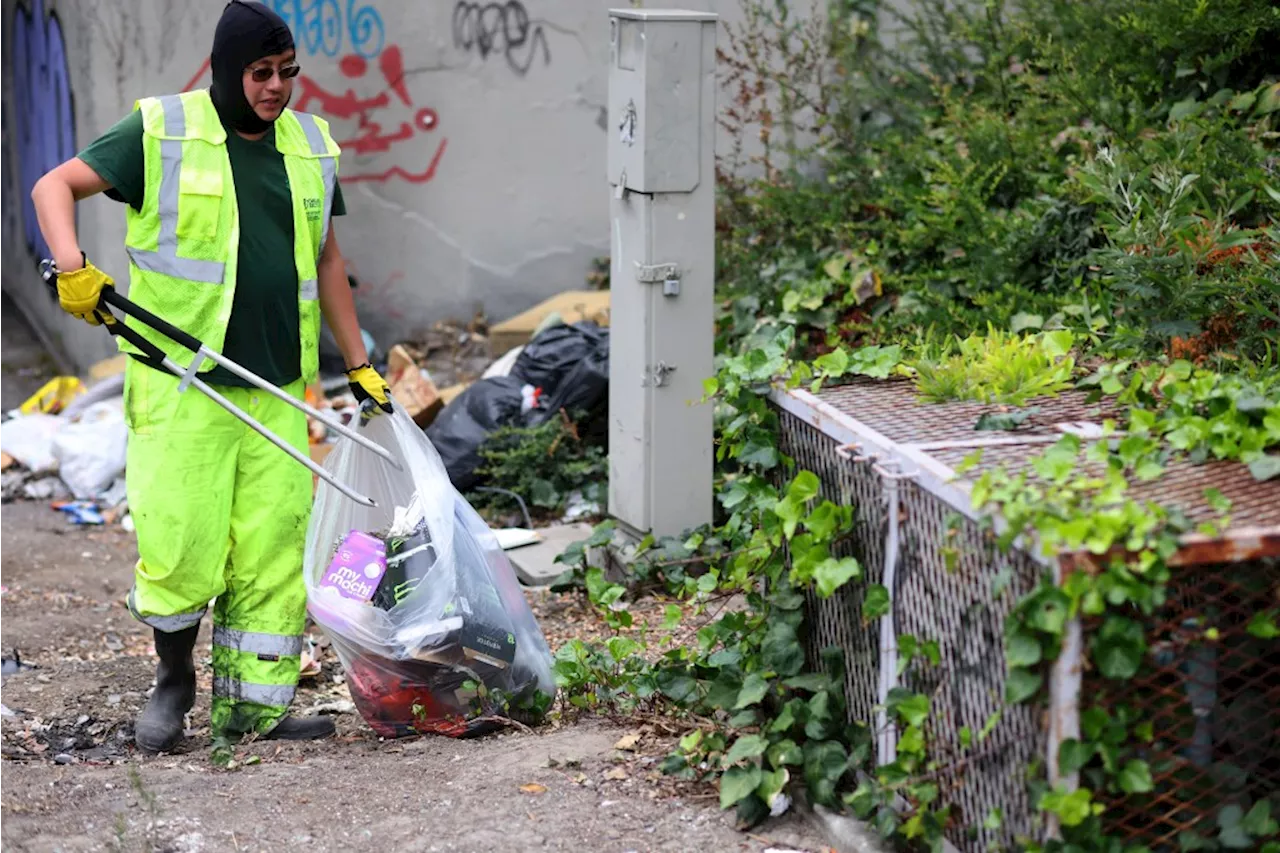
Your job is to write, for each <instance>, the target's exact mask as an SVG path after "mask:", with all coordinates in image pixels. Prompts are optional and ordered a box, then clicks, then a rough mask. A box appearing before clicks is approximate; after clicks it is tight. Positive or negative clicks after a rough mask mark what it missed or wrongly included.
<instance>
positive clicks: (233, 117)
mask: <svg viewBox="0 0 1280 853" xmlns="http://www.w3.org/2000/svg"><path fill="white" fill-rule="evenodd" d="M292 48H293V33H291V32H289V25H288V24H286V23H285V22H284V19H283V18H281V17H280V16H279V15H277V14H276V13H275V11H274V10H272V9H270V8H268V7H267V5H266V4H265V3H257V2H253V3H245V2H243V0H231V2H230V3H228V4H227V6H226V8H225V9H223V10H222V17H221V18H220V19H219V20H218V28H217V29H216V30H214V33H213V51H212V52H211V53H210V54H209V65H210V68H211V70H212V71H213V85H212V86H211V87H209V94H210V95H211V96H212V98H213V105H214V107H216V108H217V110H218V117H219V118H221V119H222V123H223V124H224V125H226V126H227V127H228V128H230V129H231V130H238V131H241V132H242V133H262V132H263V131H265V130H267V129H268V128H270V127H271V122H269V121H263V119H262V117H261V116H259V115H258V114H257V113H256V112H254V111H253V106H252V105H251V104H250V103H249V99H248V98H246V97H245V96H244V70H245V68H247V67H249V65H250V64H251V63H253V62H257V61H258V60H259V59H261V58H262V57H264V56H273V55H275V54H277V53H284V52H285V51H286V50H290V49H292ZM285 103H286V104H287V103H288V101H286V102H285Z"/></svg>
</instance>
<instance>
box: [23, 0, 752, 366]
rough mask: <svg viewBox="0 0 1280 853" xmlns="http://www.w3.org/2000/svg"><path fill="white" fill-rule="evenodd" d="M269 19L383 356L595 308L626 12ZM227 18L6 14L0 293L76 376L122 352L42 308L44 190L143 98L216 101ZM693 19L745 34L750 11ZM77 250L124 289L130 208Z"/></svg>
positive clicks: (558, 2) (557, 2)
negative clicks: (319, 145)
mask: <svg viewBox="0 0 1280 853" xmlns="http://www.w3.org/2000/svg"><path fill="white" fill-rule="evenodd" d="M265 1H266V2H268V3H270V4H271V5H273V6H274V7H275V8H276V9H277V10H278V11H279V12H280V13H281V14H282V15H284V16H285V18H286V19H287V20H288V21H289V22H290V24H291V26H292V27H293V29H294V36H295V39H296V40H297V42H298V48H299V51H298V52H299V60H300V62H301V64H302V66H303V75H302V76H301V77H300V78H299V81H298V83H297V84H296V85H295V88H294V96H293V101H292V104H291V106H294V107H296V108H299V109H306V110H310V111H315V112H318V113H320V114H322V115H325V116H326V117H327V118H329V120H330V121H331V122H332V123H333V126H334V130H335V135H336V137H337V138H338V140H339V141H340V142H341V143H342V146H343V150H344V155H343V161H342V181H343V191H344V194H345V196H346V200H347V207H348V213H349V215H348V216H346V217H344V218H343V219H341V220H338V238H339V241H340V243H341V245H342V247H343V250H344V252H345V254H346V256H347V258H348V259H349V262H350V271H351V272H352V273H353V274H354V275H355V276H356V277H357V278H358V279H359V280H360V282H361V287H360V289H359V290H358V291H357V305H358V307H359V310H360V315H361V321H362V325H364V326H365V328H367V329H369V330H370V331H371V332H373V334H374V335H375V337H377V338H378V339H379V341H380V342H382V343H383V344H384V346H385V345H387V344H389V343H392V342H394V341H395V340H396V339H401V338H405V337H412V336H413V335H414V334H415V333H416V332H418V331H419V330H421V329H423V328H425V327H427V326H429V325H430V324H432V323H434V322H436V321H438V320H441V319H446V318H449V317H469V316H470V315H471V314H472V312H473V311H474V310H475V309H476V308H477V307H481V306H483V308H484V309H485V310H486V311H487V312H488V313H489V315H490V317H491V318H493V319H503V318H505V317H508V316H510V315H512V314H515V313H518V312H519V311H521V310H523V309H525V308H527V307H528V306H529V305H531V304H533V303H535V302H537V301H538V300H540V299H541V298H543V297H545V296H547V295H549V294H552V293H555V292H557V291H559V290H563V289H567V288H575V287H580V286H581V285H582V283H583V280H584V277H585V275H586V273H587V271H588V268H589V265H590V262H591V260H592V259H593V258H595V257H601V256H604V255H606V254H607V253H608V245H609V225H608V194H607V193H608V184H607V180H606V175H605V129H606V128H605V108H606V104H605V98H606V91H607V63H608V56H609V42H608V38H609V25H608V15H607V9H608V8H609V6H610V5H611V4H610V3H607V2H596V1H595V0H510V2H507V3H505V4H503V3H501V2H485V0H479V2H472V1H471V0H456V2H446V0H440V2H434V3H420V2H408V0H265ZM613 5H620V4H613ZM672 5H679V4H672ZM222 6H223V3H222V0H205V2H197V0H171V2H158V0H3V35H4V61H3V66H4V90H3V106H4V126H3V136H4V140H3V190H4V212H3V223H4V227H3V265H2V266H3V286H4V290H5V291H6V292H7V293H9V294H10V295H11V296H13V298H14V299H15V300H17V301H19V302H20V303H21V304H22V306H23V308H24V310H25V311H28V313H31V314H34V317H33V320H34V323H35V325H36V326H37V327H38V330H39V331H40V332H41V334H42V335H44V336H45V337H46V338H47V341H48V343H49V344H50V345H51V347H52V348H53V349H54V350H55V351H56V352H57V353H58V354H59V355H63V354H65V355H66V356H68V357H69V358H70V360H71V362H72V363H73V364H74V366H76V367H79V368H83V366H85V365H86V364H88V363H91V362H92V361H94V360H96V359H98V358H100V357H102V356H104V355H107V354H110V352H111V351H112V345H111V344H110V342H109V341H108V340H107V337H106V335H105V334H104V333H103V332H102V331H101V330H100V329H91V328H89V327H87V326H84V325H83V324H80V323H78V322H77V321H71V320H70V319H68V318H65V317H63V316H61V314H60V312H59V311H58V309H57V306H56V304H55V303H54V302H53V301H52V299H50V298H49V296H48V295H47V294H45V293H43V292H42V286H41V283H40V281H39V279H38V276H37V275H36V272H35V263H36V261H37V260H38V259H39V258H40V257H43V256H45V254H46V251H47V250H46V248H45V247H44V246H43V245H42V241H41V239H40V237H39V234H38V232H37V231H36V230H35V228H34V226H35V219H34V212H33V211H32V210H31V203H30V199H29V192H30V189H31V186H32V184H33V183H34V182H35V180H36V179H37V178H38V177H39V176H40V175H41V174H43V172H44V171H46V170H47V169H48V168H51V167H52V166H55V165H57V163H59V162H61V161H62V160H63V159H65V158H67V157H69V156H72V155H74V154H75V153H76V152H77V151H78V150H79V149H80V148H82V147H83V146H84V145H86V144H87V143H88V142H90V141H91V140H92V139H93V138H94V137H95V136H97V135H98V134H99V133H101V132H102V131H104V130H105V129H106V128H108V127H109V126H110V125H111V124H112V123H114V122H115V121H117V120H118V119H119V118H120V117H121V116H122V115H124V114H125V113H126V112H127V111H128V110H129V109H130V107H131V106H132V103H133V101H134V100H135V99H136V98H138V97H142V96H145V95H150V94H163V93H167V92H173V91H179V90H182V89H184V88H191V87H199V86H204V85H207V83H208V79H209V78H208V70H207V56H208V49H209V45H210V43H211V40H212V35H213V27H214V25H215V23H216V19H217V16H218V14H219V12H220V10H221V9H222ZM690 8H696V9H700V10H706V11H713V12H718V13H719V14H721V16H722V17H723V18H724V19H726V20H727V21H736V20H739V19H740V12H739V9H738V0H698V2H696V3H692V4H690ZM79 231H80V236H81V244H82V247H83V248H84V250H85V251H86V252H87V253H88V255H89V256H90V257H91V258H92V259H94V261H95V262H96V263H97V264H98V265H99V266H101V267H103V268H104V269H106V270H108V271H109V272H111V273H112V274H113V275H115V276H117V277H118V279H120V281H121V285H122V286H123V282H124V280H125V279H127V266H126V263H125V256H124V251H123V248H122V241H123V238H124V212H123V209H122V207H121V206H120V205H118V204H116V203H114V202H112V201H110V200H108V199H106V198H101V197H100V198H95V199H92V200H89V201H87V202H84V203H82V204H80V205H79Z"/></svg>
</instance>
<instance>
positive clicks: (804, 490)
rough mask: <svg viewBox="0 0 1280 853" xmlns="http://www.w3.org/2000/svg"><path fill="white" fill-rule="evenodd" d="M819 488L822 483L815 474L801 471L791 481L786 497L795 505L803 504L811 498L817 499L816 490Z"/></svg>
mask: <svg viewBox="0 0 1280 853" xmlns="http://www.w3.org/2000/svg"><path fill="white" fill-rule="evenodd" d="M821 487H822V482H821V481H820V480H818V475H817V474H815V473H813V472H812V471H801V472H800V473H799V474H796V477H795V479H794V480H792V481H791V486H790V488H788V489H787V497H789V498H791V499H792V500H794V501H796V502H797V503H804V502H806V501H808V500H810V499H811V498H815V497H817V496H818V490H819V489H820V488H821Z"/></svg>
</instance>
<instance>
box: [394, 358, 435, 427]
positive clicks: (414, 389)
mask: <svg viewBox="0 0 1280 853" xmlns="http://www.w3.org/2000/svg"><path fill="white" fill-rule="evenodd" d="M386 380H387V384H388V385H389V386H390V388H391V394H392V396H393V397H394V398H395V400H396V402H397V403H399V404H400V405H401V406H404V408H405V410H406V411H407V412H408V413H409V417H411V418H413V422H414V423H416V424H417V425H418V426H419V427H424V428H425V427H427V426H428V425H430V423H431V422H432V421H433V420H435V418H436V416H437V415H438V414H439V413H440V410H441V409H442V408H444V401H443V400H441V399H440V391H439V390H438V389H437V388H436V385H435V383H434V382H433V381H432V380H431V374H430V372H429V371H427V370H426V369H425V368H422V367H419V366H418V362H417V361H416V360H414V358H413V356H411V355H410V354H409V351H408V350H407V349H406V348H405V347H404V346H403V345H400V344H397V345H396V346H394V347H392V348H391V352H390V354H389V355H388V356H387V375H386Z"/></svg>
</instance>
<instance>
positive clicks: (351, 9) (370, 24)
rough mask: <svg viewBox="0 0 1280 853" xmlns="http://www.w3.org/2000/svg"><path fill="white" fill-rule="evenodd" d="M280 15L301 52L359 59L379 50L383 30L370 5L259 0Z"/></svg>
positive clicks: (354, 1) (352, 0) (318, 0)
mask: <svg viewBox="0 0 1280 853" xmlns="http://www.w3.org/2000/svg"><path fill="white" fill-rule="evenodd" d="M262 2H263V3H264V4H266V5H267V6H269V7H271V8H272V9H274V10H275V11H276V13H277V14H279V15H280V17H282V18H284V20H285V23H287V24H288V25H289V29H290V30H292V31H293V37H294V39H295V40H296V41H297V43H298V47H299V49H300V51H301V52H304V53H307V54H310V55H312V56H328V57H337V56H339V55H340V54H343V52H344V51H346V52H349V53H351V54H353V55H355V56H358V57H361V58H363V59H373V58H374V57H376V56H378V54H380V53H381V52H382V48H383V41H384V40H385V39H386V29H385V28H384V27H383V24H382V15H381V14H380V13H379V12H378V10H377V9H375V8H374V7H373V6H371V5H369V4H367V3H359V2H357V0H262Z"/></svg>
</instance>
